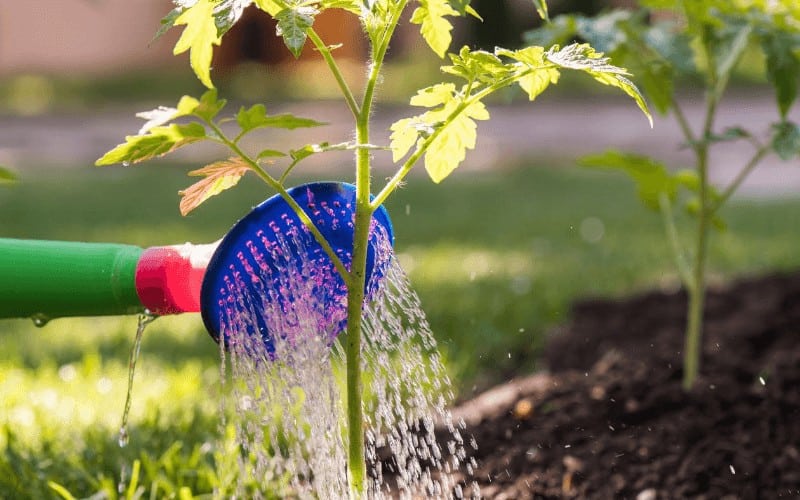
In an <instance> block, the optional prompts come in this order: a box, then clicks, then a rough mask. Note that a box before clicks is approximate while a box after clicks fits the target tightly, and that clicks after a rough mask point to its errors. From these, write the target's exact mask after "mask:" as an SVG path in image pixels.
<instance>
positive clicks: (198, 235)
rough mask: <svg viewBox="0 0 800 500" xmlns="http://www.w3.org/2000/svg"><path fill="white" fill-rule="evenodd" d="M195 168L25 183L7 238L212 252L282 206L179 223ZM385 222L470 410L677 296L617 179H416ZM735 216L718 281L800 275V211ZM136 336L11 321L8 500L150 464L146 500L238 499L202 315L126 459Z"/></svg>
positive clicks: (166, 325) (164, 363) (143, 406)
mask: <svg viewBox="0 0 800 500" xmlns="http://www.w3.org/2000/svg"><path fill="white" fill-rule="evenodd" d="M531 163H534V162H531ZM187 169H188V168H187V167H185V166H180V165H173V164H163V163H162V164H151V165H145V166H141V167H135V168H127V169H125V168H107V169H99V170H92V169H89V168H78V167H76V168H74V169H69V170H61V171H52V172H49V173H47V174H43V173H42V174H38V175H34V174H31V175H26V176H25V178H24V182H22V183H20V184H18V185H16V186H14V187H13V188H9V189H2V190H1V191H0V237H15V238H37V239H64V240H82V241H108V242H118V243H129V244H135V245H140V246H151V245H160V244H172V243H180V242H184V241H192V242H197V243H203V242H210V241H214V240H216V239H217V238H219V237H220V236H221V235H223V234H224V233H225V232H226V231H227V229H228V228H229V227H230V225H231V224H232V223H233V222H234V221H235V220H236V218H237V217H238V216H240V215H242V214H244V213H246V212H247V210H248V207H250V206H252V205H254V204H256V203H258V202H259V201H260V200H262V199H263V198H264V197H265V196H266V195H268V193H267V192H266V191H265V190H264V189H263V188H262V186H261V185H259V184H258V183H257V182H256V181H254V180H253V179H245V180H244V181H243V186H242V187H241V189H236V190H234V191H232V192H230V193H225V194H223V195H221V196H220V197H218V198H217V199H214V200H211V201H210V202H208V203H207V204H205V205H204V206H203V207H201V208H200V209H198V210H196V211H195V212H193V213H192V215H191V216H190V217H187V218H181V217H180V215H179V214H178V210H177V201H178V196H177V191H178V190H179V189H181V188H183V187H185V186H187V185H188V184H189V182H188V180H187V179H186V178H185V177H184V172H185V171H186V170H187ZM388 208H389V211H390V213H391V214H392V217H393V223H394V226H395V235H396V251H397V254H398V257H399V259H400V260H401V262H402V264H403V265H404V267H405V269H406V270H407V271H408V272H409V274H410V277H411V281H412V283H413V285H414V288H415V289H416V290H417V292H418V293H419V295H420V297H421V300H422V304H423V307H424V309H425V310H426V312H427V314H428V319H429V321H430V323H431V326H432V329H433V331H434V333H435V335H436V337H437V339H438V341H439V344H440V348H441V350H442V352H443V354H444V357H445V359H446V360H447V366H448V369H449V371H450V373H451V375H452V377H453V380H454V383H455V384H456V386H457V389H458V393H459V395H460V397H469V396H470V395H471V394H472V393H473V392H474V391H477V390H480V389H482V388H486V387H488V386H490V385H492V384H493V383H495V382H497V381H500V380H503V379H505V378H508V377H510V376H513V375H515V374H521V373H525V372H528V371H530V370H533V369H535V368H536V366H537V354H538V352H539V349H540V348H541V346H542V343H543V342H544V340H545V338H546V335H547V332H548V331H550V330H551V329H552V328H553V327H554V326H556V325H558V324H559V323H561V322H564V321H566V320H567V319H568V316H569V304H570V302H571V301H573V300H574V299H576V298H578V297H585V296H594V295H605V296H609V295H612V296H614V295H623V294H629V293H632V292H634V291H636V290H642V289H646V288H651V287H668V288H669V287H676V286H677V279H676V274H675V272H674V270H673V267H672V265H671V260H670V255H669V253H668V251H667V249H666V245H665V244H664V238H663V232H662V228H661V225H660V220H659V218H658V217H657V215H655V214H651V213H648V212H645V211H644V210H643V209H641V208H640V207H639V205H638V202H637V201H636V200H635V196H634V193H633V188H632V186H631V185H630V184H629V183H628V182H626V180H625V179H622V178H620V177H617V176H614V175H607V174H604V173H598V172H588V171H583V170H579V169H578V168H576V167H573V166H571V165H565V164H559V163H558V162H553V164H551V165H547V166H544V165H540V164H535V165H534V164H525V165H510V166H507V167H506V168H504V169H502V170H498V171H494V172H487V173H470V174H460V175H459V174H457V175H454V176H453V177H452V178H450V179H448V180H447V181H445V182H444V183H443V185H441V186H435V185H432V184H431V183H430V182H428V181H427V180H426V179H423V178H422V177H421V176H419V177H415V178H412V179H411V180H410V181H409V183H408V185H407V186H406V187H405V188H404V189H402V190H401V191H400V192H399V193H397V194H396V196H395V198H393V199H391V200H390V202H389V204H388ZM724 215H725V217H726V219H727V220H728V223H729V230H728V231H726V232H723V233H718V234H716V235H715V236H714V238H713V240H712V246H711V256H712V267H711V269H712V273H713V280H714V281H720V280H724V279H726V278H729V277H731V276H733V275H736V274H749V273H758V272H762V271H766V270H774V269H792V268H797V267H798V265H800V254H798V252H797V251H796V249H797V248H799V247H800V234H798V232H797V230H796V229H797V221H798V220H800V200H774V201H763V200H762V201H742V200H737V201H735V202H734V203H732V204H731V205H730V206H729V207H728V208H726V209H725V213H724ZM681 222H682V223H683V225H682V226H681V229H682V230H687V231H688V229H689V227H688V226H687V225H686V223H687V221H686V220H683V221H681ZM631 228H636V230H635V231H632V230H631ZM135 330H136V318H135V317H109V318H78V319H58V320H54V321H52V322H50V323H49V324H47V325H46V326H45V327H43V328H36V327H34V325H33V323H32V322H31V321H30V320H0V450H2V454H0V498H47V497H53V496H57V493H56V490H57V489H58V486H55V488H54V487H53V486H54V485H53V486H50V485H48V482H49V481H53V482H54V483H57V484H58V485H62V486H63V487H64V488H65V489H66V490H67V491H70V492H72V494H74V495H76V496H77V497H85V496H88V495H91V494H93V493H95V492H97V491H106V492H107V493H108V494H109V495H110V496H114V495H116V494H117V488H116V483H117V481H118V478H119V474H120V470H121V468H122V467H123V466H124V467H127V468H128V469H127V470H128V475H129V476H130V472H131V469H130V468H131V467H132V464H134V461H135V460H137V459H138V461H139V462H138V463H139V464H140V469H139V482H138V485H139V486H140V487H143V489H142V490H140V492H141V493H142V494H143V495H144V497H149V498H162V497H166V496H170V495H172V496H175V497H176V498H177V497H188V496H190V495H192V494H194V495H199V494H204V493H205V494H208V493H209V492H210V491H211V490H212V489H213V488H218V489H220V490H221V491H225V488H226V487H227V485H229V484H230V483H231V481H232V478H233V476H234V475H235V471H236V469H237V468H236V465H235V463H233V461H232V460H233V459H232V458H231V457H232V456H233V454H232V453H231V452H230V450H229V448H228V447H229V446H231V442H230V441H229V440H226V439H225V438H224V437H221V436H220V434H221V433H220V430H219V423H218V419H217V412H218V400H219V396H220V394H219V393H220V387H219V359H218V350H217V347H216V345H215V344H214V343H213V342H212V341H211V340H210V338H209V336H208V335H207V334H206V333H205V332H204V330H203V327H202V323H201V321H200V319H199V317H198V315H186V316H182V317H169V318H160V319H159V320H158V321H156V322H155V323H153V325H151V326H150V327H149V328H148V330H147V331H146V333H145V338H144V344H143V347H142V354H141V358H140V361H139V368H138V371H137V374H136V385H135V388H134V399H133V408H132V414H131V440H130V445H129V446H127V447H126V448H124V449H120V448H119V446H118V445H117V435H116V431H117V428H118V426H119V422H120V419H121V416H122V409H123V406H124V399H125V392H126V391H125V385H126V382H127V377H128V373H127V358H128V355H129V352H130V348H131V345H132V342H133V334H134V332H135ZM135 490H136V487H135V486H134V487H133V488H130V489H129V491H126V492H123V494H127V493H131V495H129V496H134V495H133V494H134V492H135Z"/></svg>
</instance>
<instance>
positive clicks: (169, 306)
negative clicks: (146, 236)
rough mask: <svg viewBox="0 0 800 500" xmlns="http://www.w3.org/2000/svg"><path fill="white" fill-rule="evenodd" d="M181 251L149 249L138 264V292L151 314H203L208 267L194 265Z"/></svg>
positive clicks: (168, 248)
mask: <svg viewBox="0 0 800 500" xmlns="http://www.w3.org/2000/svg"><path fill="white" fill-rule="evenodd" d="M178 248H179V247H153V248H147V249H145V251H144V253H142V256H141V258H140V259H139V262H138V263H137V265H136V293H137V294H138V295H139V300H141V302H142V305H143V306H144V307H145V308H147V309H148V310H149V311H150V312H151V313H152V314H156V315H164V314H178V313H183V312H200V288H201V286H202V283H203V275H204V274H205V272H206V269H205V266H202V267H195V266H193V265H192V262H191V260H190V258H189V252H180V251H179V250H178Z"/></svg>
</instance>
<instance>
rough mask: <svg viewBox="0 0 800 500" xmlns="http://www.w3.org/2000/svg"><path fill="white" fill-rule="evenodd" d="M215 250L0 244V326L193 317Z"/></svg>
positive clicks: (34, 242) (186, 246) (200, 247)
mask: <svg viewBox="0 0 800 500" xmlns="http://www.w3.org/2000/svg"><path fill="white" fill-rule="evenodd" d="M216 247H217V243H212V244H209V245H192V244H190V243H186V244H183V245H173V246H163V247H152V248H146V249H143V248H140V247H137V246H133V245H119V244H109V243H79V242H63V241H37V240H20V239H3V238H0V318H32V319H33V320H34V322H35V323H36V324H38V325H43V324H45V323H46V322H47V321H49V320H50V319H53V318H59V317H66V316H105V315H118V314H136V313H141V312H145V311H147V312H149V313H151V314H156V315H164V314H177V313H183V312H199V311H200V288H201V285H202V282H203V275H204V274H205V270H206V266H207V265H208V261H209V260H210V259H211V255H212V254H213V253H214V250H215V249H216Z"/></svg>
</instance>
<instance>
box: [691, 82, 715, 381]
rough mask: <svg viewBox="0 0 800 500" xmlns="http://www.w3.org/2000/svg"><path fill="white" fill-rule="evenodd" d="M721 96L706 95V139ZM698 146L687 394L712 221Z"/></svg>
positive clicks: (702, 148) (701, 145) (695, 366)
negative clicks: (697, 206) (698, 203)
mask: <svg viewBox="0 0 800 500" xmlns="http://www.w3.org/2000/svg"><path fill="white" fill-rule="evenodd" d="M720 95H721V93H720V92H719V89H717V88H715V90H714V91H712V92H710V93H709V94H708V95H707V100H706V113H705V119H704V126H703V136H702V137H703V139H705V138H708V137H710V136H711V131H712V130H713V127H714V117H715V116H716V111H717V104H718V102H719V97H720ZM696 144H697V146H696V148H695V151H696V153H697V174H698V177H699V178H700V186H699V188H698V196H699V197H700V209H699V212H698V214H697V236H696V239H695V252H694V265H693V268H692V280H691V286H689V287H688V289H687V293H688V298H689V308H688V316H687V320H686V337H685V342H684V358H683V388H684V389H685V390H687V391H688V390H689V389H691V388H692V386H693V385H694V381H695V379H696V378H697V374H698V373H699V371H700V355H701V353H702V343H703V308H704V305H705V292H706V254H707V250H708V231H709V228H710V224H709V222H710V220H711V211H710V206H709V193H710V190H709V186H708V148H709V143H708V141H706V140H702V141H700V142H698V143H696Z"/></svg>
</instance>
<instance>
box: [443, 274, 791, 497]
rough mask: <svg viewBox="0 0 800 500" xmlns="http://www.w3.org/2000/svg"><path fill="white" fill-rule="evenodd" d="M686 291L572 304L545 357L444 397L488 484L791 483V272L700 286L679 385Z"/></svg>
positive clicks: (757, 488)
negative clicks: (694, 347) (520, 372)
mask: <svg viewBox="0 0 800 500" xmlns="http://www.w3.org/2000/svg"><path fill="white" fill-rule="evenodd" d="M685 303H686V296H685V294H684V293H683V292H674V293H667V292H648V293H644V294H641V295H638V296H634V297H631V298H626V299H623V300H608V299H591V300H584V301H581V302H579V303H577V304H575V305H574V307H573V315H572V318H573V319H572V320H571V322H570V323H569V324H567V325H566V326H564V327H562V328H560V329H559V330H558V331H555V332H553V334H552V335H551V337H550V340H549V343H548V346H547V348H546V352H545V357H544V359H545V361H546V363H547V365H548V367H549V371H547V372H540V373H537V374H534V375H531V376H529V377H526V378H520V379H516V380H512V381H511V382H508V383H506V384H503V385H501V386H497V387H495V388H493V389H491V390H489V391H487V392H485V393H483V394H481V395H480V396H478V397H476V398H474V399H472V400H470V401H467V402H465V403H463V404H461V405H460V406H458V407H457V408H455V409H454V416H455V417H456V418H464V419H465V421H466V422H467V426H468V427H467V435H468V436H470V435H471V436H474V438H475V439H476V441H477V443H478V449H477V450H474V451H473V453H474V455H473V456H474V457H475V458H476V460H477V461H478V464H479V468H478V469H477V471H476V473H475V476H474V479H475V480H477V481H478V483H479V484H480V486H481V493H482V495H483V496H485V497H487V498H509V499H510V498H514V499H525V498H630V499H637V500H655V499H667V498H669V499H671V498H729V499H733V498H741V499H759V498H798V497H800V391H798V390H797V388H798V386H800V342H798V340H800V273H798V272H795V273H788V274H787V273H784V274H773V275H767V276H759V277H756V278H748V279H742V280H740V281H736V282H733V283H731V284H729V285H727V286H725V287H723V288H714V289H711V290H710V291H709V295H708V299H707V306H706V312H705V320H706V328H705V338H704V351H703V360H702V361H703V364H702V367H701V376H700V378H698V380H697V382H696V384H695V387H694V389H693V390H691V391H690V392H684V391H683V389H682V387H681V377H682V369H681V366H682V362H681V351H682V342H683V327H684V321H685Z"/></svg>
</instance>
